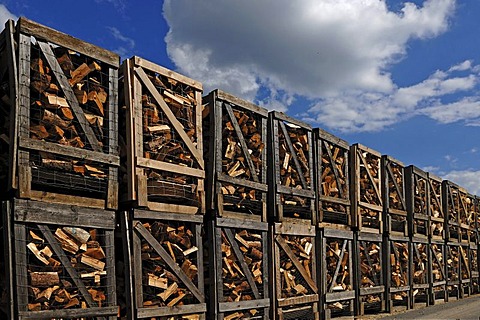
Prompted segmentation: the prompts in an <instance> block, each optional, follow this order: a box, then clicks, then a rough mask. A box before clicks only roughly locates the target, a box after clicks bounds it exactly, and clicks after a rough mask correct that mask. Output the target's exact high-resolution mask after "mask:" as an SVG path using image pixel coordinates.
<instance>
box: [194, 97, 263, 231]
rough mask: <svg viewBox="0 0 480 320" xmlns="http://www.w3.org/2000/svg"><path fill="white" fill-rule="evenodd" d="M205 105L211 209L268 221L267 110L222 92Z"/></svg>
mask: <svg viewBox="0 0 480 320" xmlns="http://www.w3.org/2000/svg"><path fill="white" fill-rule="evenodd" d="M203 104H204V106H205V107H204V110H203V137H204V141H205V142H206V143H205V150H204V156H205V162H206V163H207V185H208V186H209V188H207V190H206V199H207V209H208V210H211V211H212V212H213V213H215V214H216V215H217V216H219V217H233V218H236V217H238V218H240V219H249V220H257V221H263V222H266V221H267V191H268V185H267V154H268V147H267V121H268V111H267V110H266V109H263V108H260V107H258V106H256V105H254V104H252V103H250V102H247V101H245V100H242V99H239V98H237V97H235V96H233V95H231V94H228V93H226V92H223V91H221V90H215V91H212V92H210V94H209V95H208V96H206V97H204V98H203Z"/></svg>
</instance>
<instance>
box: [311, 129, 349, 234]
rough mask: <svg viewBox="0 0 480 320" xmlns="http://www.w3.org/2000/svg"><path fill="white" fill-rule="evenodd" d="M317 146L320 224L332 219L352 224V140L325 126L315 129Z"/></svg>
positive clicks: (344, 224) (332, 221) (325, 224)
mask: <svg viewBox="0 0 480 320" xmlns="http://www.w3.org/2000/svg"><path fill="white" fill-rule="evenodd" d="M314 141H315V148H316V158H315V175H316V180H317V186H318V187H317V208H318V210H317V215H318V218H317V220H318V224H319V226H321V227H322V226H325V227H328V224H329V223H332V224H338V225H342V226H352V223H353V220H352V217H351V211H350V184H349V182H350V181H349V164H350V161H349V158H348V157H349V149H350V146H349V145H348V142H346V141H344V140H341V139H340V138H337V137H335V136H333V135H331V134H330V133H328V132H326V131H324V130H322V129H315V130H314Z"/></svg>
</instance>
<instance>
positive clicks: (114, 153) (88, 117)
mask: <svg viewBox="0 0 480 320" xmlns="http://www.w3.org/2000/svg"><path fill="white" fill-rule="evenodd" d="M17 31H18V34H19V35H18V47H19V50H18V62H19V68H18V73H19V90H18V105H19V107H18V110H17V111H18V112H17V114H16V120H17V121H18V125H17V127H18V132H17V135H18V139H19V140H18V147H19V151H18V178H19V181H18V184H19V185H18V189H19V196H20V197H23V198H33V199H39V200H44V201H55V202H61V203H74V204H81V203H86V202H87V201H86V199H85V198H88V199H93V200H91V201H89V202H90V205H91V206H95V207H104V208H111V209H114V208H116V207H117V206H118V203H117V202H118V200H117V193H118V183H117V166H118V165H119V157H118V142H117V131H118V119H117V95H118V92H117V72H118V64H119V57H118V55H116V54H114V53H111V52H109V51H107V50H104V49H101V48H98V47H95V46H93V45H90V44H88V43H85V42H83V41H80V40H78V39H75V38H73V37H70V36H68V35H65V34H63V33H60V32H58V31H55V30H52V29H50V28H47V27H44V26H42V25H39V24H37V23H35V22H32V21H30V20H28V19H25V18H20V19H19V21H18V24H17ZM11 156H13V155H11ZM61 175H65V176H68V178H66V179H64V180H63V181H61V182H60V180H61V177H60V176H61ZM52 176H56V177H54V179H55V181H53V182H52ZM91 177H95V179H91ZM99 179H100V180H103V181H102V182H101V183H103V184H104V185H105V187H104V188H103V190H100V191H99V190H98V188H97V184H98V182H99V181H98V180H99ZM34 180H35V181H34ZM42 180H44V181H48V182H46V183H42ZM56 182H59V184H58V185H57V187H58V188H56V189H55V190H53V189H54V187H55V183H56ZM90 184H92V185H91V187H90ZM79 185H83V187H82V188H81V189H80V190H79V191H80V192H79V193H78V194H76V192H77V189H78V188H79ZM45 186H50V187H52V188H50V189H48V190H45V188H44V187H45ZM57 194H58V195H57ZM66 195H68V196H66Z"/></svg>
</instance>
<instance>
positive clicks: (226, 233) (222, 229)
mask: <svg viewBox="0 0 480 320" xmlns="http://www.w3.org/2000/svg"><path fill="white" fill-rule="evenodd" d="M208 227H209V228H208V229H209V230H208V239H209V240H208V242H209V243H210V245H209V246H208V255H209V258H208V260H209V266H210V268H209V270H208V271H209V291H210V292H209V298H210V301H209V306H210V309H209V318H208V319H220V320H221V319H249V318H251V319H264V320H265V319H269V316H270V304H271V301H270V299H269V294H270V293H269V286H270V285H271V282H270V280H269V269H268V258H269V255H270V249H269V246H268V224H267V223H265V222H258V221H243V222H240V221H239V220H238V219H229V218H219V217H217V218H214V219H213V220H212V221H210V222H209V224H208Z"/></svg>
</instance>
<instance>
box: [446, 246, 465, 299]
mask: <svg viewBox="0 0 480 320" xmlns="http://www.w3.org/2000/svg"><path fill="white" fill-rule="evenodd" d="M445 259H446V261H445V263H446V269H447V273H446V280H447V283H446V285H447V288H446V290H447V292H446V294H447V299H450V298H455V299H459V298H461V296H462V294H461V288H460V286H461V283H460V281H461V278H462V277H461V274H460V271H461V270H460V268H461V267H460V264H461V263H462V262H461V259H462V258H461V253H460V244H459V243H458V242H448V243H447V244H446V247H445Z"/></svg>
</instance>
